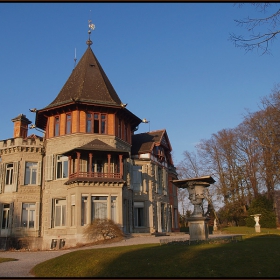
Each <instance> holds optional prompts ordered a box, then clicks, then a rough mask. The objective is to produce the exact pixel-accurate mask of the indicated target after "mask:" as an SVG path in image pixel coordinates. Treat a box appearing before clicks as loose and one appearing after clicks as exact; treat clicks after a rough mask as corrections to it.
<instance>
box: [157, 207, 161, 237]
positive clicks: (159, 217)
mask: <svg viewBox="0 0 280 280" xmlns="http://www.w3.org/2000/svg"><path fill="white" fill-rule="evenodd" d="M157 224H158V232H162V226H161V203H160V202H157Z"/></svg>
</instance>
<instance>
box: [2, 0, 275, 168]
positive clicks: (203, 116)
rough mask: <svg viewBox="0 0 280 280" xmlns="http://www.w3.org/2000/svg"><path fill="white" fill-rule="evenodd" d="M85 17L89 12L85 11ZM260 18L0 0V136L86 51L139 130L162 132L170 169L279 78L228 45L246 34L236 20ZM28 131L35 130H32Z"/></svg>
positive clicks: (150, 6)
mask: <svg viewBox="0 0 280 280" xmlns="http://www.w3.org/2000/svg"><path fill="white" fill-rule="evenodd" d="M90 11H91V12H90ZM248 15H250V16H255V15H258V14H257V13H256V10H255V8H254V7H253V6H251V5H250V4H246V5H243V7H241V8H239V7H238V6H237V5H234V4H232V3H35V4H33V3H0V34H1V41H0V50H1V52H0V73H1V76H0V77H1V80H0V81H1V82H0V94H1V105H2V106H1V107H0V119H1V129H0V139H7V138H11V137H12V136H13V123H12V122H11V119H12V118H14V117H16V116H17V115H19V114H21V113H23V114H25V115H26V116H27V117H28V118H29V119H30V120H31V121H34V117H35V115H34V114H32V113H30V112H29V108H34V107H36V108H37V109H41V108H43V107H45V106H47V105H48V104H49V103H51V102H52V101H53V100H54V98H55V97H56V96H57V94H58V93H59V91H60V89H61V88H62V87H63V85H64V83H65V82H66V80H67V79H68V77H69V75H70V74H71V71H72V69H73V67H74V53H75V48H76V53H77V59H78V60H79V59H80V58H81V56H82V55H83V53H84V52H85V50H86V48H87V45H86V43H85V42H86V40H87V38H88V34H87V30H88V19H90V18H91V19H92V22H93V23H94V24H95V26H96V28H95V30H94V31H93V32H92V36H91V39H92V41H93V45H92V50H93V52H94V53H95V55H96V57H97V58H98V60H99V62H100V63H101V65H102V67H103V69H104V71H105V72H106V74H107V76H108V78H109V79H110V81H111V83H112V85H113V86H114V88H115V90H116V91H117V93H118V95H119V97H120V99H121V100H122V102H123V103H128V106H127V109H128V110H130V111H131V112H133V113H134V114H135V115H137V116H138V117H140V118H146V119H148V120H150V124H141V125H140V127H139V130H138V132H140V133H141V132H145V131H149V129H150V130H151V131H152V130H156V129H163V128H165V129H166V130H167V133H168V136H169V139H170V142H171V145H172V148H173V157H174V161H175V163H178V162H179V161H180V160H182V159H183V152H184V151H185V150H188V151H193V150H194V147H195V145H196V144H197V143H198V142H199V141H200V140H201V139H208V138H210V137H211V134H213V133H216V132H218V131H219V130H221V129H224V128H233V127H236V126H237V125H238V124H239V123H240V122H242V118H243V115H245V114H246V109H248V110H249V111H252V112H253V111H256V110H258V108H259V107H258V104H259V103H260V99H261V97H264V96H267V95H268V94H270V92H271V89H272V88H273V87H274V86H275V85H276V84H278V83H279V82H280V78H279V72H278V71H279V58H280V53H279V51H278V50H279V42H277V41H275V42H274V43H273V45H272V47H271V51H272V54H273V55H263V56H262V55H260V53H257V52H250V53H245V52H244V50H241V49H238V48H235V47H234V45H233V44H232V42H230V41H229V40H228V38H229V33H232V32H234V33H237V34H242V33H243V34H245V30H244V29H242V28H241V27H239V26H237V25H236V23H235V22H234V19H242V18H244V17H246V16H248ZM30 133H38V132H37V131H32V130H30Z"/></svg>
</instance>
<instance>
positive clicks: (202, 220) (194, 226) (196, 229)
mask: <svg viewBox="0 0 280 280" xmlns="http://www.w3.org/2000/svg"><path fill="white" fill-rule="evenodd" d="M208 221H209V218H206V217H189V218H188V224H189V232H190V241H193V240H207V239H208V237H209V228H208Z"/></svg>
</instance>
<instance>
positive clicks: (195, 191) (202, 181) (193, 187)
mask: <svg viewBox="0 0 280 280" xmlns="http://www.w3.org/2000/svg"><path fill="white" fill-rule="evenodd" d="M172 182H173V183H174V184H175V186H177V187H179V188H186V189H187V190H188V193H189V200H190V201H191V203H192V204H193V205H194V211H193V213H192V214H191V216H190V217H189V218H187V221H188V224H189V232H190V240H191V241H192V240H206V239H208V236H209V228H208V221H209V220H210V219H209V218H208V217H205V216H203V209H202V203H203V199H204V198H205V190H206V188H207V187H209V186H210V184H213V183H214V182H215V180H214V179H213V178H212V177H211V176H204V177H199V178H191V179H184V180H174V181H172Z"/></svg>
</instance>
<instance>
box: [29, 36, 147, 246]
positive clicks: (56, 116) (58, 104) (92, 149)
mask: <svg viewBox="0 0 280 280" xmlns="http://www.w3.org/2000/svg"><path fill="white" fill-rule="evenodd" d="M89 35H90V32H89ZM91 44H92V41H91V40H90V36H89V39H88V40H87V49H86V51H85V53H84V54H83V56H82V58H81V59H80V61H79V62H78V63H77V65H76V67H75V68H74V70H73V71H72V73H71V75H70V77H69V78H68V80H67V81H66V83H65V84H64V86H63V87H62V89H61V90H60V92H59V93H58V95H57V96H56V97H55V99H54V100H53V101H52V102H51V103H50V104H49V105H48V106H46V107H45V108H43V109H40V110H37V111H36V122H35V123H36V126H37V127H39V128H41V129H43V130H45V131H46V133H45V157H44V179H43V180H44V182H43V185H44V191H43V205H44V209H45V210H44V211H43V217H42V221H43V223H44V224H43V226H42V228H44V230H45V231H44V233H43V235H44V236H45V237H46V240H47V239H55V238H57V237H56V236H63V238H65V239H66V240H68V241H67V243H69V242H73V243H75V244H76V243H77V242H83V240H82V238H83V230H84V226H85V225H87V224H90V223H91V222H92V221H93V220H94V219H96V218H109V219H112V220H114V221H115V222H116V223H118V224H120V225H121V226H123V227H124V228H130V227H131V221H132V216H131V213H130V212H129V211H130V208H129V207H131V205H132V191H131V190H130V189H129V187H128V184H127V177H128V173H129V172H130V162H131V158H130V154H131V145H132V135H133V134H134V131H135V130H136V129H137V126H138V125H139V124H140V123H141V119H140V118H138V117H137V116H135V115H134V114H133V113H131V112H130V111H129V110H127V109H126V105H125V104H123V103H122V101H121V99H120V98H119V96H118V94H117V93H116V91H115V89H114V87H113V86H112V84H111V83H110V81H109V79H108V77H107V75H106V74H105V72H104V70H103V69H102V67H101V65H100V63H99V61H98V60H97V58H96V57H95V55H94V53H93V51H92V49H91ZM123 211H124V212H125V213H129V214H128V215H129V217H128V216H125V218H124V215H123ZM127 217H128V218H127ZM124 219H125V220H124ZM70 227H71V229H70ZM68 229H69V231H68ZM69 240H72V241H69Z"/></svg>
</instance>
